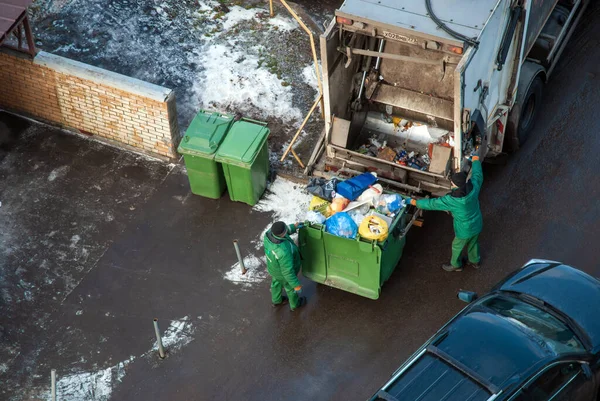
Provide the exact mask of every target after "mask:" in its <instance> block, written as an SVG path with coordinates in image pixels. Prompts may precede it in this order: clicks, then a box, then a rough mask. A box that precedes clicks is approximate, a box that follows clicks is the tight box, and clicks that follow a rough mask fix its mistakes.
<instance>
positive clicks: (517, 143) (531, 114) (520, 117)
mask: <svg viewBox="0 0 600 401" xmlns="http://www.w3.org/2000/svg"><path fill="white" fill-rule="evenodd" d="M543 94H544V81H543V80H542V78H540V77H539V76H538V77H536V78H534V80H533V82H532V83H531V85H529V89H528V90H527V92H526V93H525V94H524V96H521V95H520V94H519V95H518V96H517V102H516V104H515V107H513V110H512V111H511V113H510V115H509V117H508V125H509V130H510V131H511V132H512V138H510V139H511V143H510V148H511V149H510V150H512V151H516V150H518V149H519V148H520V147H521V146H523V144H525V142H527V139H528V138H529V135H530V134H531V131H533V128H534V126H535V119H536V116H537V114H538V111H539V109H540V106H541V104H542V96H543Z"/></svg>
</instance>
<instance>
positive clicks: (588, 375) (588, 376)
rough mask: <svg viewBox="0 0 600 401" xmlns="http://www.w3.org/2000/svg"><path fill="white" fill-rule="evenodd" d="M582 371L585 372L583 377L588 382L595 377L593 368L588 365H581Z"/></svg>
mask: <svg viewBox="0 0 600 401" xmlns="http://www.w3.org/2000/svg"><path fill="white" fill-rule="evenodd" d="M581 371H582V372H583V376H585V378H586V380H592V378H593V377H594V373H593V372H592V368H590V365H588V364H587V363H582V364H581Z"/></svg>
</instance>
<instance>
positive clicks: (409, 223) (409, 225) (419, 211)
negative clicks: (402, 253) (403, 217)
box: [400, 209, 423, 238]
mask: <svg viewBox="0 0 600 401" xmlns="http://www.w3.org/2000/svg"><path fill="white" fill-rule="evenodd" d="M422 214H423V210H421V209H417V211H416V212H415V214H413V217H412V219H410V221H409V222H408V224H407V225H406V227H404V229H403V230H402V231H401V232H402V235H401V236H400V238H403V237H406V234H407V233H408V230H410V228H411V227H412V225H413V224H414V223H415V221H416V220H417V219H418V218H419V217H421V215H422Z"/></svg>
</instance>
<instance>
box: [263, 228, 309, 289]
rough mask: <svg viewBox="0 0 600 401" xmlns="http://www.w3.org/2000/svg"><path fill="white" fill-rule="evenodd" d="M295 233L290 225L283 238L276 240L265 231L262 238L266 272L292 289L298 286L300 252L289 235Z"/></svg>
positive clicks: (294, 229)
mask: <svg viewBox="0 0 600 401" xmlns="http://www.w3.org/2000/svg"><path fill="white" fill-rule="evenodd" d="M295 232H296V226H295V225H293V224H290V225H289V226H288V233H287V234H286V235H285V238H278V237H275V236H274V235H272V234H271V232H270V231H267V233H266V234H265V237H264V245H265V255H266V257H267V270H268V272H269V274H270V275H271V277H273V278H274V279H276V280H278V281H281V282H287V283H288V284H289V285H291V286H292V288H296V287H299V286H300V281H299V280H298V273H299V272H300V266H301V259H300V250H299V249H298V246H297V245H296V244H295V243H294V241H293V240H292V239H291V238H290V236H289V234H294V233H295Z"/></svg>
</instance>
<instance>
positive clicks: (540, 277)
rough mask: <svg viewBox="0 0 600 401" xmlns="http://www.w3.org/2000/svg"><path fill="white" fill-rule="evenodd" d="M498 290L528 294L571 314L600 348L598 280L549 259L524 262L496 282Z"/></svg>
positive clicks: (599, 285) (594, 347) (568, 314)
mask: <svg viewBox="0 0 600 401" xmlns="http://www.w3.org/2000/svg"><path fill="white" fill-rule="evenodd" d="M498 289H500V290H501V291H513V292H518V293H521V294H526V295H530V296H532V297H535V298H537V299H540V300H542V301H544V302H545V303H547V304H548V305H550V306H552V307H553V308H554V309H557V310H558V311H560V312H562V313H563V314H564V315H566V316H568V317H570V318H571V319H572V320H573V321H574V322H575V323H576V324H577V325H579V327H580V328H582V329H583V331H585V334H587V336H588V337H589V341H590V342H591V344H590V345H591V347H592V348H593V349H594V350H595V349H598V348H600V319H598V311H597V308H598V305H600V282H599V281H598V280H596V279H595V278H593V277H591V276H589V275H588V274H586V273H584V272H582V271H580V270H577V269H575V268H573V267H570V266H567V265H564V264H561V263H558V262H549V261H539V262H537V261H534V262H532V263H529V264H527V265H526V266H525V267H524V268H523V269H521V270H519V271H517V272H516V273H515V274H514V275H512V276H510V277H509V278H508V279H506V280H505V281H504V282H503V283H501V284H500V285H499V286H498Z"/></svg>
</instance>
